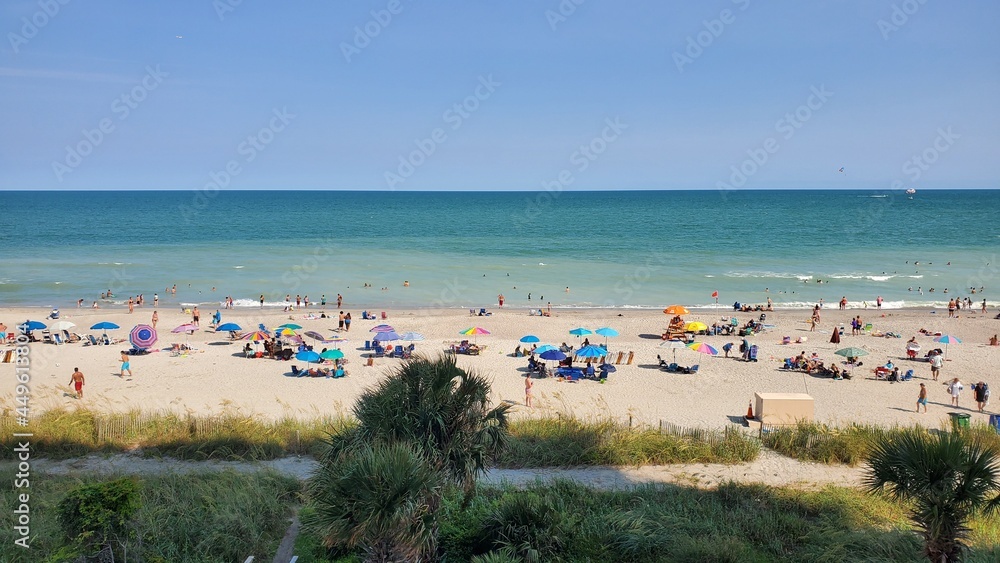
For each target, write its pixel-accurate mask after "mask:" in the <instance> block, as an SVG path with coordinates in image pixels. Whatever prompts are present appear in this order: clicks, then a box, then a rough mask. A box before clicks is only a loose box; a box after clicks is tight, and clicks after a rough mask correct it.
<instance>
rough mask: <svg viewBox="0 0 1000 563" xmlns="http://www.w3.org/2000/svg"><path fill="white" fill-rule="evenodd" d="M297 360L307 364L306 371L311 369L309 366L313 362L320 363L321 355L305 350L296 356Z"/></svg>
mask: <svg viewBox="0 0 1000 563" xmlns="http://www.w3.org/2000/svg"><path fill="white" fill-rule="evenodd" d="M295 359H296V360H299V361H300V362H305V363H306V370H308V369H309V365H308V364H311V363H313V362H318V361H319V354H317V353H316V352H313V351H312V350H303V351H301V352H299V353H297V354H295Z"/></svg>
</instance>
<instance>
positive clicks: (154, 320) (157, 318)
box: [153, 311, 160, 328]
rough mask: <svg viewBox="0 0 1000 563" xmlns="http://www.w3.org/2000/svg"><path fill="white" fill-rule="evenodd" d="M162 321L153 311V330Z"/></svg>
mask: <svg viewBox="0 0 1000 563" xmlns="http://www.w3.org/2000/svg"><path fill="white" fill-rule="evenodd" d="M159 320H160V315H158V314H157V313H156V311H153V328H156V323H157V322H158V321H159Z"/></svg>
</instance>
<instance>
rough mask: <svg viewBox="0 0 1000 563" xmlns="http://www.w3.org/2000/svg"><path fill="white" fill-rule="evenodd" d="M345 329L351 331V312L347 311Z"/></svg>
mask: <svg viewBox="0 0 1000 563" xmlns="http://www.w3.org/2000/svg"><path fill="white" fill-rule="evenodd" d="M344 330H345V331H346V332H351V314H350V313H347V314H346V315H344Z"/></svg>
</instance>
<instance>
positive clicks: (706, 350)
mask: <svg viewBox="0 0 1000 563" xmlns="http://www.w3.org/2000/svg"><path fill="white" fill-rule="evenodd" d="M687 347H688V348H690V349H692V350H694V351H695V352H700V353H702V354H708V355H709V356H718V355H719V351H718V350H716V349H715V348H712V347H711V346H709V345H708V344H705V343H704V342H692V343H691V344H688V345H687Z"/></svg>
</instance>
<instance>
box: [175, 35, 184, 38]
mask: <svg viewBox="0 0 1000 563" xmlns="http://www.w3.org/2000/svg"><path fill="white" fill-rule="evenodd" d="M174 37H176V38H177V39H184V36H183V35H175V36H174Z"/></svg>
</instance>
